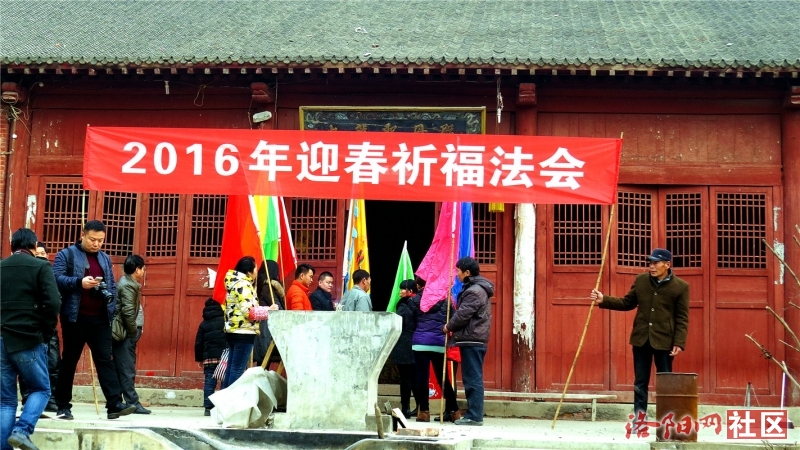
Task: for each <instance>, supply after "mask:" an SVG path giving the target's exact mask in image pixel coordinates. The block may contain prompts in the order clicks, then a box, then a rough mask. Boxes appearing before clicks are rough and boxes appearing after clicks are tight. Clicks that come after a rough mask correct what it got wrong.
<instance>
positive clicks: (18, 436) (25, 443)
mask: <svg viewBox="0 0 800 450" xmlns="http://www.w3.org/2000/svg"><path fill="white" fill-rule="evenodd" d="M7 442H8V445H10V446H12V447H14V448H21V449H22V450H39V447H37V446H35V445H33V442H31V440H30V438H29V437H28V436H25V435H24V434H22V433H20V432H17V431H12V432H11V436H9V437H8V441H7Z"/></svg>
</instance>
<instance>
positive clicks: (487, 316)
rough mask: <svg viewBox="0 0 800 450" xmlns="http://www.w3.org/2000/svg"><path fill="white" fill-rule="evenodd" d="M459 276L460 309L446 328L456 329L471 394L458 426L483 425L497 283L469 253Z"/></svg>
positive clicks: (455, 338) (467, 391) (455, 342)
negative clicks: (486, 360)
mask: <svg viewBox="0 0 800 450" xmlns="http://www.w3.org/2000/svg"><path fill="white" fill-rule="evenodd" d="M456 269H457V275H458V279H459V280H460V281H461V282H462V283H464V285H463V287H462V289H461V293H460V294H458V308H457V309H456V312H455V314H453V317H451V318H450V321H449V322H447V325H445V326H444V328H442V331H443V332H444V333H445V334H447V333H448V332H453V338H452V340H451V341H450V343H451V345H456V346H458V347H459V349H460V350H461V379H462V380H463V381H464V394H465V395H466V397H467V412H466V413H465V414H464V417H463V418H462V419H459V420H456V421H455V424H456V425H478V426H480V425H483V358H484V356H486V344H487V343H488V342H489V332H490V330H491V326H492V305H491V302H490V301H489V298H491V296H492V295H494V285H493V284H492V282H491V281H489V280H487V279H486V278H484V277H482V276H481V275H480V271H481V270H480V266H479V265H478V262H477V261H475V259H474V258H471V257H469V256H465V257H463V258H461V259H459V260H458V262H457V263H456Z"/></svg>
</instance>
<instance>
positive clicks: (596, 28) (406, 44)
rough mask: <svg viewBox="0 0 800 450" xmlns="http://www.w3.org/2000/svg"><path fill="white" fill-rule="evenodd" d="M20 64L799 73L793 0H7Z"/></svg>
mask: <svg viewBox="0 0 800 450" xmlns="http://www.w3.org/2000/svg"><path fill="white" fill-rule="evenodd" d="M2 9H3V13H2V27H0V38H2V41H0V46H1V47H0V55H2V56H0V62H1V63H2V64H15V65H20V64H24V65H34V66H36V65H52V64H69V65H79V66H94V67H104V66H114V65H119V64H125V65H145V66H147V65H161V66H163V65H172V64H178V65H190V64H195V65H271V64H289V65H300V64H310V65H320V64H326V63H327V64H340V63H351V62H354V63H356V64H429V65H439V64H455V65H470V64H473V65H474V64H477V65H487V66H497V65H501V66H502V65H513V66H527V67H536V66H538V67H577V68H587V67H593V68H604V67H609V68H613V67H626V68H639V69H660V68H675V69H680V68H692V69H701V68H708V69H722V70H734V69H749V70H755V69H758V70H797V69H800V26H798V25H799V24H800V0H783V1H781V0H756V1H744V0H639V1H636V0H597V1H591V0H553V1H550V0H513V1H512V0H483V1H479V0H435V1H434V0H407V1H400V0H347V1H345V0H284V1H278V0H262V1H238V0H228V1H222V0H217V1H210V0H199V1H198V0H184V1H173V0H160V1H133V0H126V1H101V0H92V1H69V0H67V1H53V0H37V1H19V0H4V1H3V5H2Z"/></svg>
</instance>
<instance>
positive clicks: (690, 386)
mask: <svg viewBox="0 0 800 450" xmlns="http://www.w3.org/2000/svg"><path fill="white" fill-rule="evenodd" d="M670 414H672V416H669V415H670ZM668 416H669V417H668ZM686 417H689V419H686ZM656 419H657V420H658V421H659V427H658V430H657V431H656V438H657V439H658V440H659V441H685V442H697V431H696V430H695V426H694V424H695V423H696V422H697V374H696V373H667V372H662V373H657V374H656ZM689 420H690V421H691V422H689ZM670 421H671V422H672V423H674V425H672V426H670ZM688 423H690V424H691V425H690V426H689V427H686V426H685V425H686V424H688ZM687 428H688V430H687Z"/></svg>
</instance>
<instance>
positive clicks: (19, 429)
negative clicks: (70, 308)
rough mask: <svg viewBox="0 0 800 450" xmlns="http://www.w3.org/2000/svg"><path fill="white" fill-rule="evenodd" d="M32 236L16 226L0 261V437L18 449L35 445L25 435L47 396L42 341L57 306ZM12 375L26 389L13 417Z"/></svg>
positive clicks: (56, 295) (48, 274)
mask: <svg viewBox="0 0 800 450" xmlns="http://www.w3.org/2000/svg"><path fill="white" fill-rule="evenodd" d="M36 242H37V239H36V234H34V233H33V231H31V230H30V229H27V228H20V229H19V230H17V231H16V232H14V234H13V235H12V236H11V250H12V251H13V252H14V254H13V255H11V256H10V257H8V258H6V259H4V260H3V261H2V262H0V330H1V331H2V333H0V442H1V443H3V444H5V443H8V445H10V446H11V447H20V448H23V449H36V446H35V445H34V444H33V443H32V442H31V440H30V435H31V434H32V433H33V430H34V428H35V427H36V422H37V421H38V420H39V416H40V415H41V414H42V411H44V408H45V406H46V405H47V401H48V400H49V398H50V379H49V376H48V373H47V342H48V341H49V340H50V338H51V337H52V336H53V333H55V328H56V324H57V323H58V311H59V308H61V298H60V295H59V293H58V288H57V287H56V279H55V277H54V276H53V269H52V268H51V267H50V264H48V263H47V262H46V261H42V260H39V259H36V258H35V257H34V256H33V251H34V250H36ZM17 375H19V376H20V378H21V379H23V380H24V381H25V382H26V383H27V385H28V394H29V395H28V401H27V402H26V403H25V406H23V408H22V414H21V415H20V417H19V420H17V421H16V422H15V415H16V414H15V413H16V410H17ZM2 447H3V448H9V447H7V446H6V445H3V446H2Z"/></svg>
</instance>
